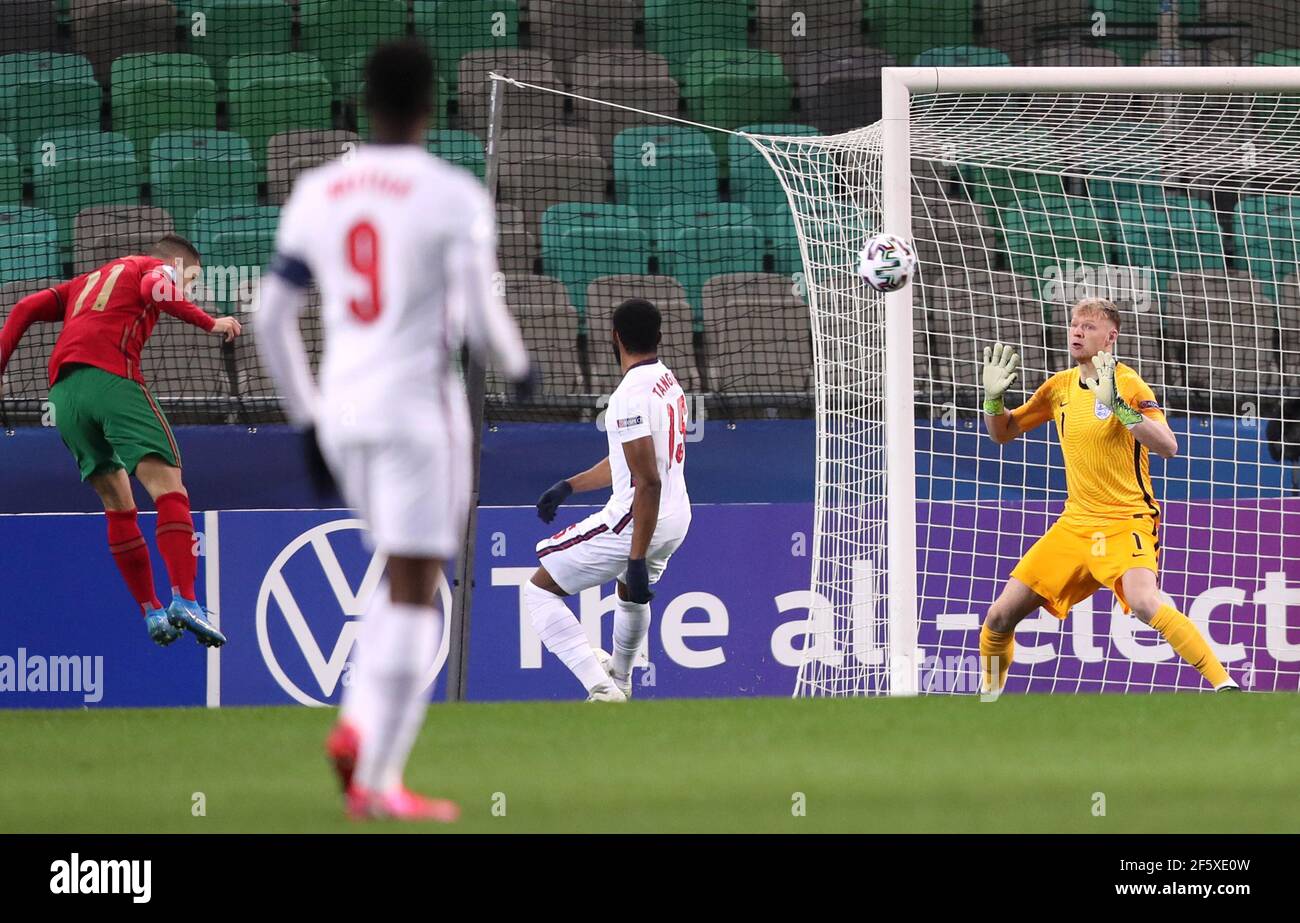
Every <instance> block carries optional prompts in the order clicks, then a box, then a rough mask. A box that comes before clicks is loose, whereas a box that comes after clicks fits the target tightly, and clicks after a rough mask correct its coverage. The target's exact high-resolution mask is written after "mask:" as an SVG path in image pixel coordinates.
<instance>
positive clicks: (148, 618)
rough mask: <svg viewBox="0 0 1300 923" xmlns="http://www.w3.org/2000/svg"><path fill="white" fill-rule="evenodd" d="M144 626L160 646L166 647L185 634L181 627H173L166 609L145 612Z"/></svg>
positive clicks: (154, 641)
mask: <svg viewBox="0 0 1300 923" xmlns="http://www.w3.org/2000/svg"><path fill="white" fill-rule="evenodd" d="M144 627H145V628H146V629H147V630H148V632H149V637H150V638H152V639H153V643H154V644H157V645H158V646H159V647H166V646H167V645H169V644H171V643H172V642H173V641H175V640H176V639H177V638H179V637H180V636H181V635H183V634H185V632H183V631H181V630H180V629H179V628H174V627H172V623H171V620H170V619H169V618H168V617H167V610H166V609H150V610H149V611H148V612H146V613H145V614H144Z"/></svg>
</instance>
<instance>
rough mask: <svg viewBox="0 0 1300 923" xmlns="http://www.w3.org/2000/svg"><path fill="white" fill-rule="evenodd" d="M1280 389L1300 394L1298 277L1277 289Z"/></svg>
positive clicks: (1299, 286)
mask: <svg viewBox="0 0 1300 923" xmlns="http://www.w3.org/2000/svg"><path fill="white" fill-rule="evenodd" d="M1277 295H1278V298H1277V312H1278V334H1279V343H1278V345H1279V347H1280V350H1281V353H1280V355H1279V356H1278V371H1279V373H1280V374H1281V376H1282V377H1281V381H1280V387H1281V388H1282V389H1283V390H1284V391H1285V392H1287V393H1289V394H1300V276H1288V277H1287V278H1286V279H1284V280H1283V281H1282V282H1281V283H1280V284H1279V285H1278V288H1277Z"/></svg>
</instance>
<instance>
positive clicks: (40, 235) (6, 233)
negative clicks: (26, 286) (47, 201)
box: [0, 205, 63, 285]
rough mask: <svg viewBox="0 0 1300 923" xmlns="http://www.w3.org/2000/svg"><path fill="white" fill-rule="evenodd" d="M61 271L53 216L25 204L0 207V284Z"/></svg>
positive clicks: (55, 222) (37, 277)
mask: <svg viewBox="0 0 1300 923" xmlns="http://www.w3.org/2000/svg"><path fill="white" fill-rule="evenodd" d="M62 275H63V266H62V263H61V261H60V259H59V223H58V221H57V220H56V219H55V217H54V216H53V215H51V214H50V213H49V212H47V211H44V210H43V209H39V208H30V207H28V206H25V205H14V206H12V207H10V208H0V285H4V284H6V283H8V282H19V281H22V280H23V279H45V278H55V277H61V276H62Z"/></svg>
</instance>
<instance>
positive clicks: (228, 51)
mask: <svg viewBox="0 0 1300 923" xmlns="http://www.w3.org/2000/svg"><path fill="white" fill-rule="evenodd" d="M186 7H188V10H186V9H185V8H186ZM178 9H179V10H180V15H181V19H182V21H183V22H184V23H185V24H186V32H187V33H188V35H189V41H190V48H191V49H192V50H193V51H194V53H195V54H198V55H200V56H202V58H203V60H205V61H207V62H208V66H209V67H210V68H211V69H212V76H213V79H215V80H216V81H217V89H218V91H220V92H221V93H225V92H226V61H227V60H229V59H230V58H232V57H234V56H235V55H244V54H280V53H287V52H289V51H290V50H291V49H292V47H293V44H292V42H293V39H292V31H293V9H292V8H291V7H290V6H289V4H287V3H285V2H284V0H190V2H188V3H183V4H180V6H179V7H178ZM194 13H202V14H203V16H204V20H205V22H204V34H203V35H196V34H194V29H193V28H192V22H193V20H192V19H191V16H192V15H193V14H194Z"/></svg>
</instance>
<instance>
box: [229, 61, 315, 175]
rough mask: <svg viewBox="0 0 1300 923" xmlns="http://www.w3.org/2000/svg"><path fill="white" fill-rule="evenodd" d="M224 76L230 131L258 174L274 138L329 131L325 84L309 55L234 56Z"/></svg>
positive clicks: (264, 163)
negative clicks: (289, 133) (288, 133)
mask: <svg viewBox="0 0 1300 923" xmlns="http://www.w3.org/2000/svg"><path fill="white" fill-rule="evenodd" d="M226 73H227V80H228V83H229V93H228V97H227V118H228V120H229V124H230V131H232V132H236V133H238V134H240V135H242V136H243V137H244V138H245V139H246V140H247V141H248V145H249V151H250V153H251V155H252V157H253V160H254V162H255V163H256V164H257V165H258V169H259V170H260V169H263V168H264V167H265V165H266V156H267V142H268V141H270V139H271V137H272V136H273V135H277V134H280V133H281V132H284V131H288V130H290V129H310V130H315V131H323V130H326V129H328V128H330V127H331V115H330V85H329V81H328V80H327V79H326V77H325V72H324V71H323V70H322V68H321V63H320V62H319V61H317V60H316V59H315V58H313V57H311V56H310V55H305V54H279V55H269V54H254V55H238V56H236V57H233V58H231V59H230V60H229V61H228V62H227V64H226Z"/></svg>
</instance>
